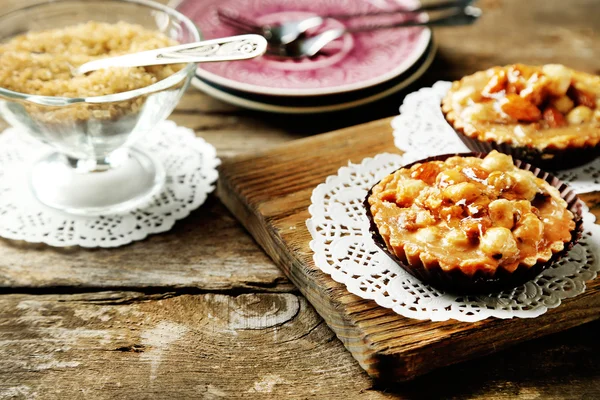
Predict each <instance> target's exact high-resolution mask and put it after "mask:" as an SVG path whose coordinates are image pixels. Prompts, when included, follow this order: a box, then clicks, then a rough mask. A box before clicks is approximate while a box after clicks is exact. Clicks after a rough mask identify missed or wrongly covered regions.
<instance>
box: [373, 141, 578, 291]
mask: <svg viewBox="0 0 600 400" xmlns="http://www.w3.org/2000/svg"><path fill="white" fill-rule="evenodd" d="M486 155H487V153H480V152H477V153H463V154H444V155H439V156H434V157H429V158H425V159H422V160H419V161H415V162H414V163H410V164H407V165H405V166H403V167H401V169H402V168H410V167H411V166H413V165H414V164H417V163H423V162H427V161H444V160H446V159H447V158H449V157H452V156H462V157H478V158H484V157H485V156H486ZM513 162H514V164H515V166H517V167H518V168H520V169H523V170H526V171H531V172H532V173H533V174H534V175H535V176H536V177H538V178H541V179H544V180H545V181H546V182H548V183H549V184H550V185H552V186H554V187H555V188H557V189H558V191H559V192H560V194H561V197H562V198H563V199H564V200H565V201H566V202H567V208H568V209H569V210H570V211H571V212H572V213H573V215H574V221H575V228H574V229H573V230H572V231H571V240H570V241H569V242H568V243H566V244H565V248H564V249H563V250H562V251H560V252H557V253H554V254H553V255H552V257H551V258H550V260H548V261H546V262H538V263H536V264H534V265H533V266H531V267H527V266H524V265H519V266H518V267H517V269H516V270H514V271H513V272H509V271H507V270H505V269H504V268H498V269H497V270H496V271H495V272H494V274H493V275H490V274H485V273H484V272H483V271H477V272H476V273H475V274H473V275H467V274H465V273H464V272H462V270H460V268H455V269H453V270H451V271H444V270H443V269H442V268H441V267H440V266H439V264H437V266H436V265H433V266H431V265H430V266H428V267H427V268H426V267H425V266H424V265H423V264H419V265H408V263H407V262H406V260H401V259H400V258H399V257H398V256H396V255H395V254H394V253H393V252H391V251H390V250H389V249H388V248H387V245H386V243H385V241H384V240H383V238H382V237H381V235H380V234H379V229H378V228H377V225H376V224H375V221H374V220H373V215H372V214H371V207H370V204H369V197H371V194H372V190H373V188H371V189H369V192H368V193H367V196H366V197H365V200H364V202H363V205H364V207H365V210H366V215H367V218H368V219H369V224H370V226H369V231H370V233H371V236H372V238H373V241H374V242H375V244H376V245H377V246H378V247H379V248H380V249H381V250H383V252H384V253H385V254H387V255H388V257H390V258H391V259H392V260H393V261H395V262H396V263H397V264H398V265H400V267H402V268H403V269H404V270H405V271H407V272H408V273H409V274H411V275H413V276H414V277H415V278H417V279H419V280H421V281H422V282H424V283H426V284H429V285H431V286H433V287H435V288H437V289H440V290H443V291H446V292H450V293H456V294H486V293H494V292H499V291H502V290H507V289H512V288H514V287H517V286H520V285H522V284H523V283H525V282H527V281H530V280H532V279H533V278H535V277H536V276H538V275H539V274H540V272H542V271H543V270H544V269H546V268H548V267H550V266H551V265H553V264H554V263H556V262H557V261H558V260H560V259H561V258H562V257H564V256H565V255H566V254H567V253H568V252H569V250H570V249H571V248H572V247H573V246H574V245H575V244H576V243H577V242H578V241H579V239H580V238H581V235H582V232H583V217H582V210H583V202H582V201H581V200H580V199H579V198H578V197H577V195H576V194H575V192H574V191H573V190H572V189H571V188H570V187H569V186H568V185H566V184H565V183H564V182H562V181H561V180H559V179H558V178H556V177H555V176H553V175H551V174H549V173H547V172H544V171H542V170H540V169H539V168H537V167H535V166H533V165H531V164H528V163H526V162H523V161H521V160H516V159H514V158H513ZM392 173H393V172H392ZM378 183H379V182H378ZM376 185H377V184H375V185H373V187H374V186H376Z"/></svg>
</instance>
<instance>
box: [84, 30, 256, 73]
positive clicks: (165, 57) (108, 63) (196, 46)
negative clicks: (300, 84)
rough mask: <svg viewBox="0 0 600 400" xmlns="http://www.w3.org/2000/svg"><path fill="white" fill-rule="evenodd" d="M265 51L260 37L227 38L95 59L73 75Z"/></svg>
mask: <svg viewBox="0 0 600 400" xmlns="http://www.w3.org/2000/svg"><path fill="white" fill-rule="evenodd" d="M266 50H267V40H266V39H265V38H264V37H262V36H260V35H239V36H230V37H226V38H220V39H212V40H205V41H202V42H194V43H187V44H181V45H177V46H172V47H164V48H162V49H156V50H149V51H142V52H140V53H133V54H127V55H124V56H119V57H111V58H103V59H100V60H94V61H90V62H87V63H85V64H83V65H81V66H80V67H78V68H76V69H75V71H74V75H78V74H85V73H88V72H91V71H95V70H98V69H102V68H109V67H144V66H148V65H164V64H179V63H190V62H192V63H202V62H215V61H235V60H247V59H249V58H254V57H258V56H260V55H262V54H264V52H265V51H266Z"/></svg>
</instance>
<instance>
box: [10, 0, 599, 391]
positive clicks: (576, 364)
mask: <svg viewBox="0 0 600 400" xmlns="http://www.w3.org/2000/svg"><path fill="white" fill-rule="evenodd" d="M2 3H4V4H2ZM16 3H18V2H17V1H16V0H0V5H1V6H3V7H4V6H11V5H14V4H16ZM479 4H480V5H481V7H482V8H483V9H484V12H485V14H484V17H482V19H481V20H480V22H479V23H478V24H477V25H475V26H472V27H463V28H452V29H440V30H438V31H437V38H438V40H439V53H438V55H437V57H436V60H435V62H434V65H433V66H432V68H431V70H430V71H429V72H428V73H427V74H426V75H425V76H424V77H423V78H421V79H420V80H419V81H418V82H417V83H415V84H413V85H412V86H411V87H410V88H408V89H407V90H405V91H404V92H402V93H399V94H397V95H394V96H392V97H389V98H387V99H385V100H383V101H380V102H378V103H376V104H373V105H371V106H367V107H364V108H361V109H357V110H352V111H349V112H341V113H337V114H330V115H323V116H320V115H311V116H303V117H290V116H280V115H271V114H263V113H258V112H251V111H247V110H242V109H239V108H236V107H233V106H229V105H227V104H225V103H222V102H220V101H217V100H214V99H212V98H210V97H208V96H206V95H204V94H202V93H200V92H198V91H196V90H194V89H190V90H189V91H188V93H187V94H186V96H185V97H184V99H183V100H182V101H181V104H180V105H179V107H178V108H177V110H176V112H175V113H174V114H173V115H172V116H171V119H173V120H174V121H176V122H177V123H178V124H181V125H184V126H187V127H190V128H192V129H194V130H195V131H196V132H197V134H198V135H201V136H203V137H204V138H205V139H206V140H208V141H209V142H211V143H213V144H214V145H215V146H216V147H217V149H218V152H219V156H220V157H221V158H222V160H223V162H227V160H228V159H229V158H231V157H232V156H235V155H237V154H240V153H246V152H253V151H257V150H258V149H265V148H268V147H272V146H277V145H278V144H280V143H284V142H288V141H291V140H294V139H298V138H302V137H306V136H307V135H314V134H317V133H321V132H326V131H329V130H333V129H338V128H342V127H346V126H351V125H354V124H358V123H361V122H367V121H371V120H374V119H378V118H383V117H386V116H391V115H394V114H396V113H397V108H398V105H399V104H400V103H401V101H402V98H403V96H404V95H406V93H409V92H410V91H413V90H415V89H418V88H419V87H421V86H426V85H429V84H431V83H432V82H434V81H436V80H439V79H454V78H458V77H460V76H462V75H464V74H467V73H471V72H474V71H475V70H479V69H482V68H487V67H489V66H492V65H496V64H508V63H513V62H524V63H550V62H559V63H565V64H567V65H570V66H572V67H574V68H579V69H582V70H585V71H589V72H594V73H600V58H598V57H597V55H598V54H600V23H599V22H598V21H600V2H599V1H598V0H573V1H569V2H565V1H560V0H529V1H527V2H525V1H519V0H481V1H480V2H479ZM4 126H5V125H2V127H4ZM0 291H1V295H0V398H1V399H5V398H6V399H8V398H40V399H42V398H43V399H74V398H86V399H108V398H119V399H121V398H132V399H146V398H166V397H168V396H169V397H172V398H206V399H213V398H238V397H250V398H254V397H257V398H299V399H303V398H308V397H313V396H314V397H318V398H324V399H335V398H366V399H383V398H456V399H463V398H481V399H503V398H521V399H537V398H568V399H570V398H578V399H581V398H583V399H597V398H600V357H599V356H598V355H597V354H596V352H599V353H600V343H599V342H598V341H597V340H596V338H597V336H596V335H598V334H600V322H594V323H590V324H587V325H584V326H581V327H578V328H575V329H572V330H570V331H567V332H564V333H560V334H556V335H552V336H549V337H545V338H542V339H538V340H535V341H531V342H527V343H525V344H521V345H518V346H516V347H514V348H511V349H509V350H507V351H503V352H501V353H497V354H495V355H492V356H488V357H485V358H482V359H478V360H474V361H471V362H468V363H463V364H459V365H455V366H452V367H449V368H446V369H444V370H439V371H436V372H433V373H431V374H429V375H426V376H423V377H421V378H418V379H417V380H415V381H413V382H410V383H406V384H401V385H398V386H396V387H388V388H383V387H377V386H374V384H373V382H372V381H371V380H370V379H369V378H368V377H367V375H366V374H365V373H364V372H363V371H362V370H361V369H360V367H359V366H358V364H357V363H356V362H355V361H354V359H353V358H352V357H351V355H350V353H348V352H347V351H346V350H345V349H344V347H343V346H342V344H341V343H340V342H339V341H338V340H337V339H336V337H335V336H334V334H333V333H332V331H331V330H330V329H329V328H328V327H327V325H326V324H324V323H323V320H322V319H321V318H320V317H319V315H317V314H316V313H315V311H314V309H313V308H312V306H311V305H310V304H308V303H307V301H306V300H305V299H304V298H303V297H302V296H301V295H299V293H298V291H297V290H296V289H295V288H294V287H293V285H291V284H290V282H289V281H288V280H287V279H286V278H285V277H284V275H283V274H282V273H281V272H280V271H279V270H278V269H277V268H276V267H275V265H274V264H273V262H272V261H271V260H270V259H269V258H268V257H267V256H266V255H265V254H264V253H263V252H262V250H261V249H260V248H259V247H258V246H257V245H256V243H255V242H254V241H253V240H252V238H251V237H250V236H249V235H248V234H247V233H246V232H245V231H244V230H243V228H241V226H240V225H239V224H238V223H237V222H236V221H235V220H234V219H233V217H232V216H231V215H230V214H229V212H228V211H227V210H226V209H225V208H224V206H223V205H222V204H221V203H220V202H219V200H218V199H217V198H215V197H214V196H212V197H211V198H209V200H208V202H207V203H206V204H205V205H203V206H202V207H201V208H200V209H199V210H197V211H196V212H194V213H192V215H190V216H189V217H188V218H187V219H185V220H183V221H180V222H178V223H177V224H176V225H175V227H174V228H173V229H172V230H171V231H170V232H168V233H165V234H161V235H156V236H153V237H150V238H148V239H147V240H145V241H142V242H138V243H134V244H131V245H129V246H125V247H122V248H118V249H109V250H105V249H99V250H82V249H79V248H67V249H56V248H50V247H47V246H43V245H31V244H26V243H18V242H12V241H8V240H0ZM507 334H510V333H507Z"/></svg>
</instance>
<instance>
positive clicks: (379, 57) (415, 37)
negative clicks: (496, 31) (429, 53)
mask: <svg viewBox="0 0 600 400" xmlns="http://www.w3.org/2000/svg"><path fill="white" fill-rule="evenodd" d="M418 4H419V3H418V1H416V0H327V1H315V0H182V1H179V4H177V9H178V10H179V11H181V12H182V13H183V14H186V15H187V16H189V17H190V18H191V19H192V20H193V21H194V22H195V23H196V25H198V27H199V29H200V31H201V33H202V36H203V38H204V39H213V38H218V37H223V36H230V35H235V34H239V32H236V31H235V30H234V29H232V28H230V27H228V26H225V25H224V24H223V23H221V22H220V21H219V18H218V16H217V9H218V8H221V9H223V10H225V11H227V12H228V13H230V14H236V13H239V14H240V15H243V16H244V17H245V18H248V19H251V20H254V21H256V22H257V23H260V24H266V23H272V22H281V21H284V20H292V19H300V18H305V17H308V16H314V15H325V14H336V13H353V14H354V13H356V14H360V13H365V12H369V11H377V10H386V9H397V8H399V7H402V6H405V7H406V8H413V7H415V6H417V5H418ZM402 18H406V16H398V15H396V16H378V17H368V18H366V17H363V21H367V22H368V23H374V24H377V23H389V22H397V21H400V20H402ZM358 22H361V21H356V22H354V23H358ZM342 26H343V25H342V23H341V22H339V21H337V20H334V19H327V20H326V23H325V24H324V25H323V26H322V27H320V28H319V30H323V29H329V28H335V27H342ZM430 40H431V31H430V30H429V29H427V28H419V27H414V28H399V29H398V28H397V29H385V30H378V31H372V32H361V33H352V34H349V33H347V34H346V35H344V36H343V37H342V38H340V39H339V40H337V41H335V42H333V43H331V44H330V45H328V46H327V47H326V48H325V49H324V54H323V55H317V56H316V57H313V58H311V59H302V60H281V59H276V58H272V57H269V56H263V57H260V58H256V59H253V60H247V61H236V62H222V63H212V64H208V63H207V64H202V66H200V67H198V69H197V72H196V75H197V76H199V77H201V78H203V79H206V80H207V81H211V82H214V83H216V84H219V85H221V86H224V87H229V88H232V89H235V90H241V91H246V92H251V93H258V94H265V95H278V96H315V95H324V94H334V93H343V92H348V91H352V90H359V89H364V88H368V87H370V86H373V85H377V84H380V83H382V82H386V81H388V80H390V79H392V78H394V77H396V76H398V75H400V74H402V73H403V72H405V71H406V70H407V69H408V68H410V67H411V66H412V65H413V64H414V63H415V62H417V60H418V59H419V57H420V56H422V55H423V53H424V52H425V50H426V49H427V46H428V44H429V42H430Z"/></svg>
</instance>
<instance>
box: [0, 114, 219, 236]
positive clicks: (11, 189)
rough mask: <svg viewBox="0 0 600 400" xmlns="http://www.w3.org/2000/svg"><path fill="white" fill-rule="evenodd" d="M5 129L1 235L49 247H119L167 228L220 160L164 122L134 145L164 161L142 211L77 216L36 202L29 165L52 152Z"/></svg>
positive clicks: (197, 199) (196, 198) (202, 189)
mask: <svg viewBox="0 0 600 400" xmlns="http://www.w3.org/2000/svg"><path fill="white" fill-rule="evenodd" d="M25 138H26V135H24V134H23V133H22V132H19V131H18V130H17V129H15V128H9V129H7V130H5V131H4V133H2V134H1V135H0V236H2V237H5V238H8V239H14V240H24V241H27V242H33V243H40V242H42V243H46V244H48V245H51V246H74V245H77V246H82V247H117V246H122V245H124V244H127V243H130V242H132V241H135V240H142V239H144V238H145V237H146V236H148V235H149V234H153V233H159V232H165V231H168V230H169V229H171V227H172V226H173V224H174V223H175V221H177V220H179V219H182V218H185V217H186V216H188V215H189V213H190V212H191V211H192V210H194V209H196V208H198V207H199V206H200V205H202V203H204V201H205V200H206V197H207V195H208V193H210V192H212V191H213V189H214V185H213V183H214V182H215V181H216V179H217V176H218V174H217V170H216V167H217V166H218V165H219V163H220V161H219V159H218V158H217V155H216V150H215V148H214V147H213V146H212V145H211V144H209V143H207V142H205V141H204V140H203V139H201V138H197V137H196V136H195V135H194V132H193V131H192V130H191V129H188V128H184V127H181V126H177V125H176V124H175V123H174V122H172V121H165V122H163V123H162V124H161V125H159V126H158V127H157V128H156V129H154V130H153V131H152V132H151V133H148V134H146V135H145V136H144V139H143V141H141V142H140V143H138V144H137V147H139V148H140V149H143V150H145V151H147V152H148V153H150V154H152V155H153V156H154V157H156V158H157V159H158V160H159V161H161V162H162V163H163V166H164V168H165V172H166V183H165V187H164V189H163V190H162V192H161V193H160V194H158V195H156V196H155V197H154V198H153V200H152V202H151V203H150V204H149V205H148V206H146V207H144V208H141V209H137V210H134V211H131V212H129V213H124V214H120V215H107V216H98V217H80V216H73V215H69V214H65V213H62V212H60V211H56V210H54V209H51V208H49V207H46V206H44V205H42V204H41V203H39V202H38V201H37V200H36V199H35V198H34V197H33V195H32V193H31V191H30V190H29V188H28V184H27V182H28V179H27V177H26V176H25V172H24V171H25V170H27V168H26V166H27V165H28V163H31V162H32V161H33V160H35V159H37V158H39V157H40V156H42V155H43V154H44V153H46V152H48V151H49V150H50V148H49V147H47V146H45V145H43V144H39V143H37V142H33V141H30V140H26V139H25Z"/></svg>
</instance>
